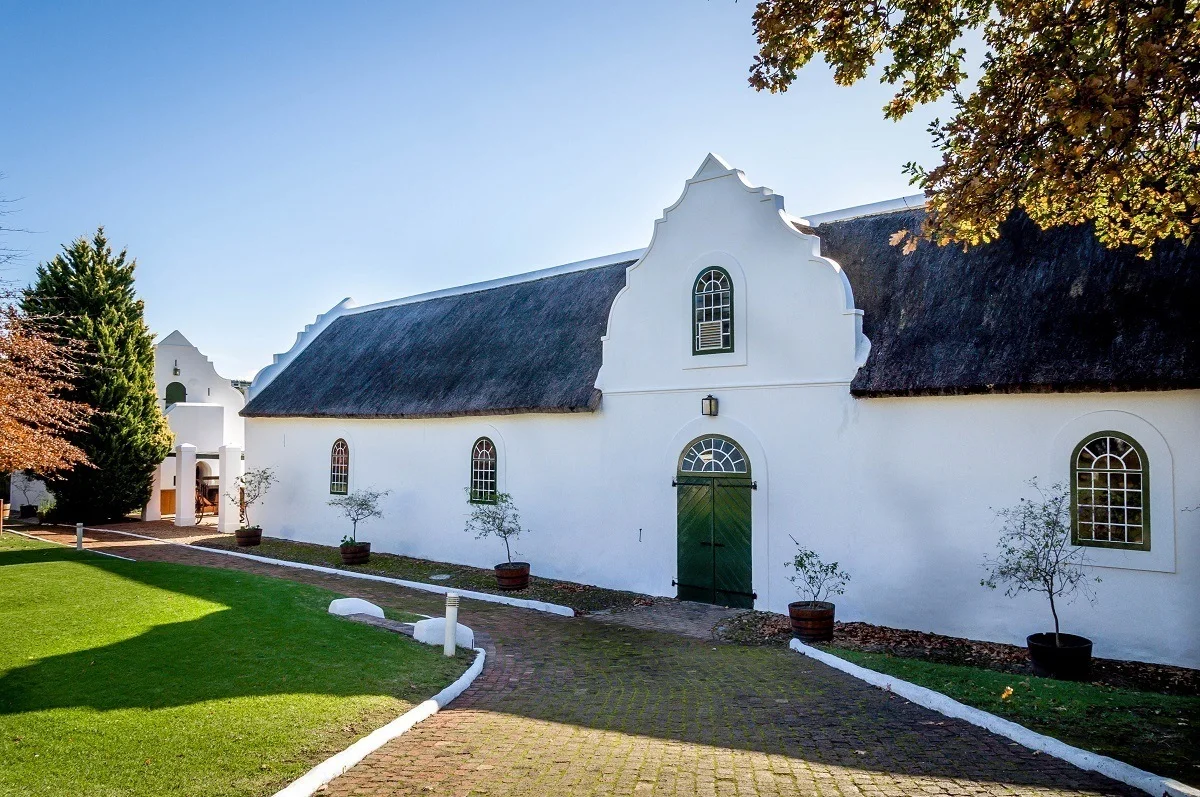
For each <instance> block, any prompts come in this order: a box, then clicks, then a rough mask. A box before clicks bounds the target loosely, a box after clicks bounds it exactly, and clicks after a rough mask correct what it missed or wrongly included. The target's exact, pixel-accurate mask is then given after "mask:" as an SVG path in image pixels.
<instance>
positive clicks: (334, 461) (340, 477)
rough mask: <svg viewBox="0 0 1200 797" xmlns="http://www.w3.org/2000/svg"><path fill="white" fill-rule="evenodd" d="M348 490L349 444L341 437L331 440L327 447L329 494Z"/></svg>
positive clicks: (342, 493)
mask: <svg viewBox="0 0 1200 797" xmlns="http://www.w3.org/2000/svg"><path fill="white" fill-rule="evenodd" d="M348 492H350V446H349V445H348V444H347V443H346V441H345V440H343V439H342V438H340V437H339V438H338V439H337V440H334V441H333V446H332V447H331V448H330V449H329V494H330V495H346V494H347V493H348Z"/></svg>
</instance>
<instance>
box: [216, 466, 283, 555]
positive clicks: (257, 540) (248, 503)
mask: <svg viewBox="0 0 1200 797" xmlns="http://www.w3.org/2000/svg"><path fill="white" fill-rule="evenodd" d="M274 483H275V471H274V470H272V469H271V468H257V469H255V470H248V471H246V472H245V473H243V474H242V475H241V476H238V477H237V479H235V480H234V483H233V486H234V491H233V492H232V493H228V494H227V495H226V496H225V497H226V498H228V499H229V500H230V501H232V502H233V503H234V504H236V505H237V507H238V514H239V515H240V516H241V520H242V526H241V528H239V529H237V530H236V531H234V536H235V537H236V539H237V544H238V545H240V546H242V547H245V548H249V547H251V546H254V545H259V544H261V543H262V526H259V525H257V524H254V525H251V523H250V507H252V506H254V505H255V504H257V503H258V502H259V501H261V500H262V499H263V497H264V496H265V495H266V494H267V491H268V490H270V489H271V485H272V484H274Z"/></svg>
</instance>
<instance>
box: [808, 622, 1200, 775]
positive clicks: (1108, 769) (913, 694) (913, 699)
mask: <svg viewBox="0 0 1200 797" xmlns="http://www.w3.org/2000/svg"><path fill="white" fill-rule="evenodd" d="M789 647H791V649H792V650H794V651H796V652H797V653H799V654H800V655H802V656H808V657H809V658H812V659H816V660H817V661H819V662H821V663H822V664H826V665H828V666H830V667H833V668H834V669H835V670H841V671H842V672H844V673H847V674H849V675H852V676H854V677H855V678H858V679H859V680H861V681H866V682H867V683H869V684H871V685H872V686H877V687H879V688H880V689H884V690H886V691H888V692H891V693H893V694H895V695H899V696H900V697H902V698H904V699H905V700H907V701H909V702H910V703H916V704H917V705H918V706H924V707H925V708H928V709H933V710H934V711H937V712H939V713H942V714H945V715H946V716H947V717H954V718H956V719H961V720H965V721H966V722H969V723H971V724H972V725H977V726H979V727H980V728H985V729H986V730H989V731H991V732H992V733H994V734H997V735H998V736H1003V737H1004V738H1006V739H1011V740H1013V741H1014V742H1016V743H1017V744H1020V745H1023V746H1025V747H1028V748H1029V749H1030V750H1039V751H1041V752H1043V753H1047V754H1049V755H1052V756H1054V757H1055V758H1060V759H1062V760H1063V761H1066V762H1067V763H1069V764H1074V765H1075V766H1077V767H1079V768H1080V769H1086V770H1089V771H1091V772H1099V773H1100V774H1101V775H1104V776H1106V777H1109V778H1112V779H1113V780H1116V781H1120V782H1121V783H1124V784H1126V785H1128V786H1133V787H1134V788H1137V789H1141V790H1142V791H1144V792H1146V793H1147V794H1152V795H1154V797H1200V789H1194V788H1192V787H1191V786H1187V785H1184V784H1182V783H1180V782H1179V781H1176V780H1171V779H1169V778H1164V777H1161V776H1159V775H1155V774H1153V773H1151V772H1147V771H1146V770H1144V769H1138V768H1137V767H1135V766H1130V765H1129V764H1126V763H1125V762H1123V761H1118V760H1116V759H1115V758H1109V757H1108V756H1103V755H1099V754H1098V753H1091V752H1088V751H1087V750H1080V749H1079V748H1078V747H1072V746H1071V745H1069V744H1067V743H1065V742H1061V741H1059V740H1058V739H1054V738H1051V737H1049V736H1045V735H1044V734H1040V733H1037V732H1035V731H1031V730H1029V729H1028V728H1026V727H1025V726H1023V725H1018V724H1017V723H1015V722H1011V721H1009V720H1006V719H1001V718H1000V717H997V716H996V715H995V714H989V713H988V712H986V711H981V710H980V709H977V708H972V707H971V706H968V705H965V704H963V703H960V702H958V701H957V700H955V699H953V698H951V697H947V696H946V695H943V694H942V693H941V692H935V691H933V690H932V689H926V688H925V687H923V686H917V685H916V684H912V683H909V682H908V681H902V680H900V679H899V678H896V677H894V676H891V675H885V674H884V673H881V672H876V671H875V670H868V669H867V668H865V667H860V666H858V665H857V664H854V663H853V662H849V661H846V660H845V659H842V658H839V657H837V656H834V655H833V654H832V653H826V652H825V651H823V650H818V649H817V648H814V647H811V646H809V645H805V644H804V643H803V642H801V641H800V640H798V639H793V640H792V641H791V644H790V645H789Z"/></svg>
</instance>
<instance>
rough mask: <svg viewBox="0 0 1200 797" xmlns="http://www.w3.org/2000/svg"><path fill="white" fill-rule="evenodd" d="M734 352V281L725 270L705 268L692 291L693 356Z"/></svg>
mask: <svg viewBox="0 0 1200 797" xmlns="http://www.w3.org/2000/svg"><path fill="white" fill-rule="evenodd" d="M729 351H733V281H732V280H730V279H729V272H727V271H726V270H725V269H723V268H717V267H712V268H706V269H704V270H703V271H701V272H700V276H698V277H696V284H695V286H694V287H693V289H692V354H718V353H720V352H729Z"/></svg>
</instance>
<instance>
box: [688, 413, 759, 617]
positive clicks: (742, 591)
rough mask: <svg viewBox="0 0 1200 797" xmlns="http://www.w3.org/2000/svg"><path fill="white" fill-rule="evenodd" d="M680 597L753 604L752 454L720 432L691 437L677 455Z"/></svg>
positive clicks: (723, 602) (749, 605) (737, 604)
mask: <svg viewBox="0 0 1200 797" xmlns="http://www.w3.org/2000/svg"><path fill="white" fill-rule="evenodd" d="M675 484H676V489H677V490H678V493H677V495H678V510H677V518H678V556H679V559H678V564H679V569H678V573H679V575H678V577H677V579H676V584H677V585H678V587H679V598H680V600H690V601H701V602H703V603H715V604H718V605H721V606H735V607H740V608H745V609H752V608H754V587H753V581H752V577H751V565H752V556H751V549H750V541H751V524H750V491H751V489H753V486H754V483H753V482H752V481H751V479H750V460H749V459H747V457H746V454H745V452H743V451H742V449H741V447H740V446H739V445H738V444H737V443H735V442H734V441H733V440H730V439H729V438H727V437H723V436H721V435H705V436H704V437H700V438H697V439H696V440H693V441H692V442H691V443H690V444H689V445H688V447H687V448H685V449H684V451H683V454H682V455H681V456H680V457H679V466H678V472H677V474H676V478H675Z"/></svg>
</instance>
